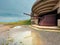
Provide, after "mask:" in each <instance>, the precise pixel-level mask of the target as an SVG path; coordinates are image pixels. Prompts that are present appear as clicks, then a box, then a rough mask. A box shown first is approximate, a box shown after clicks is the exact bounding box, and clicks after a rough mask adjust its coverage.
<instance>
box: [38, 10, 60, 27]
mask: <svg viewBox="0 0 60 45" xmlns="http://www.w3.org/2000/svg"><path fill="white" fill-rule="evenodd" d="M47 15H51V16H52V15H54V17H55V22H54V25H50V26H57V20H58V19H60V14H57V9H56V10H54V11H51V12H48V13H46V14H42V15H39V16H38V17H39V18H38V25H40V22H41V21H43V19H44V18H45V17H46V16H47ZM48 19H49V18H48ZM53 21H54V20H53ZM43 25H44V24H43ZM43 25H42V26H43ZM44 26H49V25H47V24H46V25H44Z"/></svg>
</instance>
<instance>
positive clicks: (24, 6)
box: [0, 0, 35, 22]
mask: <svg viewBox="0 0 60 45" xmlns="http://www.w3.org/2000/svg"><path fill="white" fill-rule="evenodd" d="M34 2H35V0H0V22H15V21H19V20H26V19H30V16H27V15H24V14H23V13H31V8H32V5H33V3H34Z"/></svg>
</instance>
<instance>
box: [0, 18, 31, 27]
mask: <svg viewBox="0 0 60 45" xmlns="http://www.w3.org/2000/svg"><path fill="white" fill-rule="evenodd" d="M0 24H5V25H8V26H10V25H12V27H13V26H17V25H30V24H31V19H29V20H22V21H17V22H9V23H6V22H0Z"/></svg>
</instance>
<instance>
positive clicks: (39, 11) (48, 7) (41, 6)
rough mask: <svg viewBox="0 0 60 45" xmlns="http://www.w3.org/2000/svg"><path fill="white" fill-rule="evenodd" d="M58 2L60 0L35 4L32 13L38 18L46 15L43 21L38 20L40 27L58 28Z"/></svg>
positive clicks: (43, 0) (49, 0)
mask: <svg viewBox="0 0 60 45" xmlns="http://www.w3.org/2000/svg"><path fill="white" fill-rule="evenodd" d="M58 2H59V0H38V1H36V2H35V4H34V5H33V7H32V13H34V14H36V16H38V17H39V16H42V15H44V16H42V17H41V19H39V18H38V24H39V25H40V26H57V17H56V15H57V9H58V6H57V4H58ZM49 12H51V13H49ZM52 12H54V13H52ZM46 13H48V14H46ZM45 14H46V15H45ZM39 20H40V21H39Z"/></svg>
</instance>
